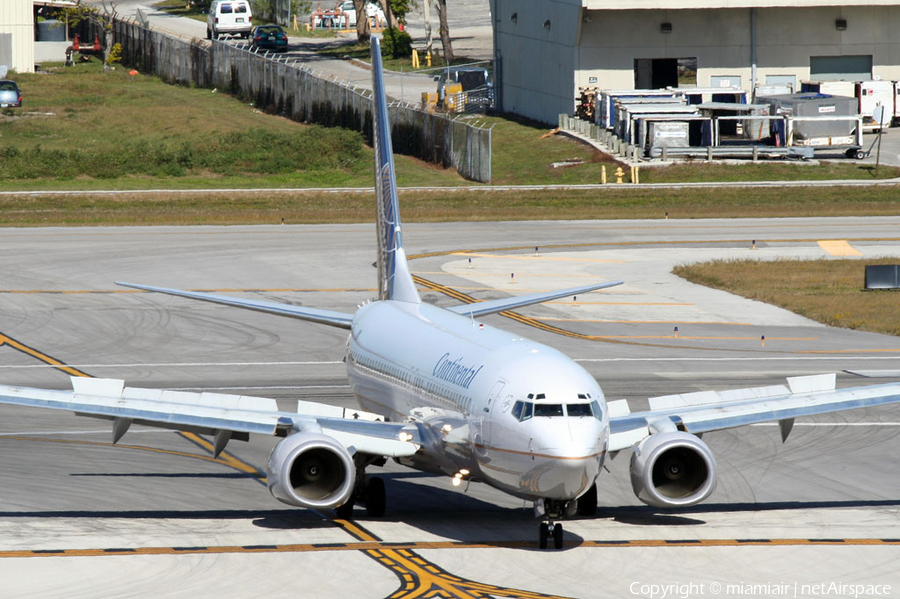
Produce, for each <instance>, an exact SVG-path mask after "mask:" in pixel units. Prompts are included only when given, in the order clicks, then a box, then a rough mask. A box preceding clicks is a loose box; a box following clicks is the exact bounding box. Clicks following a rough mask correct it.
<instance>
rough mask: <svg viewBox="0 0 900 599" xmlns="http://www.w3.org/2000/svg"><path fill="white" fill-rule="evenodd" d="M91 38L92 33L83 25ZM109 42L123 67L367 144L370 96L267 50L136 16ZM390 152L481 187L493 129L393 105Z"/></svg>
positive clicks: (487, 174)
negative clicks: (183, 32)
mask: <svg viewBox="0 0 900 599" xmlns="http://www.w3.org/2000/svg"><path fill="white" fill-rule="evenodd" d="M85 25H86V26H87V29H88V30H89V32H90V34H91V35H92V34H93V33H94V32H93V29H92V28H91V26H90V25H89V24H87V23H85ZM113 28H114V37H115V40H116V42H117V43H120V44H122V62H123V63H124V64H125V65H128V66H131V67H134V68H137V69H140V70H141V71H143V72H147V73H153V74H155V75H158V76H159V77H161V78H162V79H163V80H164V81H166V82H168V83H173V84H177V85H193V86H197V87H204V88H217V89H219V90H222V91H225V92H227V93H231V94H233V95H237V96H242V97H245V98H251V99H253V101H254V104H255V105H256V106H257V107H258V108H260V109H262V110H268V111H272V112H275V113H278V114H282V115H284V116H287V117H289V118H291V119H292V120H295V121H300V122H304V123H315V124H319V125H323V126H326V127H345V128H348V129H354V130H357V131H361V132H362V133H363V134H364V135H365V136H366V138H367V139H368V140H369V141H370V142H371V139H372V114H371V110H372V107H371V100H370V97H371V92H370V91H369V90H365V89H361V88H359V87H357V86H355V85H352V84H350V83H348V82H344V81H339V80H336V79H334V78H333V77H329V76H327V75H324V74H322V73H316V72H315V71H314V70H313V69H310V68H309V67H307V66H305V65H303V64H300V63H299V62H298V61H297V60H291V59H290V58H285V57H283V56H277V55H275V54H272V55H270V54H269V53H268V52H266V53H259V52H257V51H251V50H250V49H249V48H248V47H246V46H236V45H233V44H229V43H227V42H224V41H221V40H218V41H212V42H210V41H207V40H201V39H198V38H193V39H190V40H188V39H186V38H182V37H179V36H175V35H170V34H168V33H165V32H161V31H158V30H155V29H151V28H149V27H148V26H147V25H146V24H143V23H140V22H138V21H136V20H135V19H133V18H128V19H117V20H116V21H115V23H114V25H113ZM389 111H390V113H391V125H392V136H391V138H392V140H393V146H394V151H395V152H398V153H400V154H407V155H411V156H415V157H416V158H420V159H422V160H426V161H428V162H433V163H436V164H440V165H442V166H444V167H447V168H449V167H453V168H455V169H456V170H457V172H459V174H460V175H462V176H463V177H465V178H466V179H469V180H472V181H479V182H483V183H487V182H490V180H491V130H490V129H488V128H484V127H477V126H474V125H472V124H469V123H465V122H462V121H460V120H456V119H453V118H450V117H448V116H445V115H440V114H432V113H428V112H425V111H423V110H420V109H418V108H417V107H415V106H413V105H411V104H406V103H402V104H401V103H393V104H391V105H390V107H389Z"/></svg>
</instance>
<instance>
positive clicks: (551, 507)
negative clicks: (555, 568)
mask: <svg viewBox="0 0 900 599" xmlns="http://www.w3.org/2000/svg"><path fill="white" fill-rule="evenodd" d="M535 512H538V513H542V514H543V516H544V521H543V522H541V526H540V529H538V547H540V548H541V549H546V548H547V545H549V543H550V539H551V538H552V539H553V548H554V549H562V546H563V526H562V523H561V522H559V520H561V519H563V518H564V517H566V516H572V515H574V514H576V513H577V514H578V515H579V516H593V515H594V514H595V513H596V512H597V485H596V484H593V485H591V488H589V489H588V490H587V492H586V493H585V494H584V495H582V496H581V497H579V498H578V499H576V500H574V501H560V500H557V499H544V500H543V501H540V502H535Z"/></svg>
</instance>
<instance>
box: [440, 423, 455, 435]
mask: <svg viewBox="0 0 900 599" xmlns="http://www.w3.org/2000/svg"><path fill="white" fill-rule="evenodd" d="M452 430H453V427H452V426H451V425H449V424H445V425H444V426H442V427H441V432H442V433H444V434H447V433H449V432H450V431H452Z"/></svg>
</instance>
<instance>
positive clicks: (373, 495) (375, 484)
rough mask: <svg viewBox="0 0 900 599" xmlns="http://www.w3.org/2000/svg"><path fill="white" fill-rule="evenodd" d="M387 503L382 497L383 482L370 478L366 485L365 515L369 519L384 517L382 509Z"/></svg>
mask: <svg viewBox="0 0 900 599" xmlns="http://www.w3.org/2000/svg"><path fill="white" fill-rule="evenodd" d="M386 503H387V501H386V500H385V496H384V481H383V480H381V479H380V478H370V479H369V484H367V485H366V513H367V514H368V515H369V517H370V518H381V517H382V516H384V508H385V505H386Z"/></svg>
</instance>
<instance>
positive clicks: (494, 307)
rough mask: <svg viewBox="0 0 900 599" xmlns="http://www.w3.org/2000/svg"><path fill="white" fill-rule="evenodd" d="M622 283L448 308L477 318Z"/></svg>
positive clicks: (607, 282)
mask: <svg viewBox="0 0 900 599" xmlns="http://www.w3.org/2000/svg"><path fill="white" fill-rule="evenodd" d="M621 284H622V281H606V282H604V283H595V284H593V285H584V286H583V287H570V288H568V289H559V290H557V291H548V292H546V293H532V294H529V295H518V296H515V297H504V298H501V299H495V300H488V301H484V302H475V303H474V304H463V305H461V306H451V307H449V308H447V309H448V310H450V311H451V312H456V313H457V314H462V315H464V316H472V318H477V317H479V316H486V315H488V314H496V313H498V312H503V311H504V310H515V309H516V308H523V307H525V306H531V305H533V304H540V303H543V302H549V301H552V300H555V299H559V298H561V297H568V296H570V295H573V296H574V295H578V294H581V293H588V292H590V291H596V290H598V289H606V288H608V287H615V286H616V285H621Z"/></svg>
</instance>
